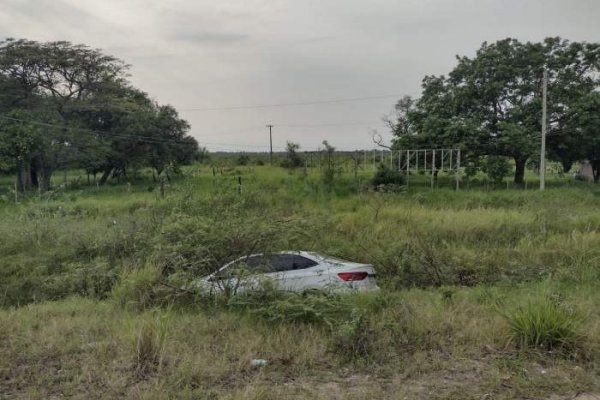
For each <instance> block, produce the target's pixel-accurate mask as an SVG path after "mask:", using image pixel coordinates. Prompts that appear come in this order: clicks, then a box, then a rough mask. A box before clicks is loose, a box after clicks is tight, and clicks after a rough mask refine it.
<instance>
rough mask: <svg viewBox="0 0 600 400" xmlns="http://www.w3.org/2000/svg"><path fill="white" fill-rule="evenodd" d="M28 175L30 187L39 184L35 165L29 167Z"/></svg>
mask: <svg viewBox="0 0 600 400" xmlns="http://www.w3.org/2000/svg"><path fill="white" fill-rule="evenodd" d="M29 176H30V181H31V187H32V188H38V187H39V186H40V182H39V179H38V173H37V170H36V169H35V166H33V165H32V166H31V169H30V171H29Z"/></svg>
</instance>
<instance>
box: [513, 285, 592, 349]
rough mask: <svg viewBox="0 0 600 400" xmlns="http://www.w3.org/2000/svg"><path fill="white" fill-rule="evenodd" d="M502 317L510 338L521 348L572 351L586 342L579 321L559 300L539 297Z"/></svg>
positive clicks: (573, 312)
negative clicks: (583, 340) (506, 324)
mask: <svg viewBox="0 0 600 400" xmlns="http://www.w3.org/2000/svg"><path fill="white" fill-rule="evenodd" d="M502 315H503V316H504V318H505V319H506V321H507V322H508V326H509V330H510V333H509V339H510V340H511V341H513V342H516V344H517V345H518V346H519V347H520V348H524V349H542V350H548V351H552V350H567V351H569V350H573V349H575V348H577V347H580V344H581V341H582V339H583V337H582V335H581V334H580V332H579V328H580V325H581V320H580V318H579V317H578V316H577V315H576V313H575V311H573V310H570V309H568V308H567V307H566V306H565V305H564V304H562V303H561V301H560V299H558V298H556V297H554V298H553V297H550V296H540V297H538V298H535V299H531V300H529V302H528V303H527V305H526V306H524V307H522V306H521V307H517V308H516V309H513V310H510V311H504V312H502Z"/></svg>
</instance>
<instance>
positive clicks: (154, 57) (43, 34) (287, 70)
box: [0, 0, 600, 151]
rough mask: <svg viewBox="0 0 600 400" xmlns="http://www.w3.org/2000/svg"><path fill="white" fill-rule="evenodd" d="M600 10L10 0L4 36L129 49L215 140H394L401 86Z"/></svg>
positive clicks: (131, 60)
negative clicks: (391, 116) (390, 122)
mask: <svg viewBox="0 0 600 400" xmlns="http://www.w3.org/2000/svg"><path fill="white" fill-rule="evenodd" d="M599 17H600V0H395V1H394V0H369V1H367V0H237V1H229V0H210V1H208V0H169V1H166V0H0V37H13V38H27V39H31V40H39V41H49V40H69V41H72V42H75V43H85V44H87V45H90V46H92V47H97V48H100V49H102V50H104V51H105V52H106V53H109V54H112V55H115V56H117V57H119V58H121V59H123V60H124V61H125V62H127V63H128V64H131V69H130V73H131V78H130V79H131V81H132V82H133V84H134V85H136V86H137V87H139V88H140V89H142V90H144V91H146V92H148V93H149V94H150V95H151V96H152V97H153V98H155V99H156V100H157V101H158V102H159V103H163V104H165V103H168V104H172V105H173V106H175V107H176V108H177V109H178V110H179V111H180V114H181V115H182V116H183V117H184V118H185V119H187V120H188V121H189V122H190V123H191V125H192V129H191V134H192V135H193V136H194V137H196V138H197V139H198V141H199V142H200V143H201V144H202V145H205V146H206V147H208V148H209V149H211V150H246V151H260V150H267V149H268V130H267V128H266V127H265V124H267V123H272V124H274V125H275V127H274V128H273V139H274V146H276V147H277V148H279V147H282V146H285V143H286V141H287V140H291V141H294V142H298V143H300V144H301V146H302V149H304V150H312V149H316V148H317V147H318V146H319V145H320V143H321V142H322V141H323V140H324V139H327V140H328V141H329V142H330V143H331V144H333V145H334V146H336V147H337V148H340V149H356V148H372V147H373V145H372V142H371V138H370V135H369V132H370V131H371V130H373V129H376V130H378V132H380V133H381V134H382V135H383V136H384V138H386V139H388V140H389V138H390V134H389V131H388V129H386V127H385V126H384V125H383V123H382V122H381V120H382V117H383V116H384V115H386V114H388V113H390V112H391V111H392V109H393V105H394V103H395V101H396V99H397V98H399V97H401V96H402V95H405V94H409V95H413V96H414V95H418V93H419V89H420V82H421V79H422V78H423V76H425V75H428V74H436V75H439V74H447V73H448V71H450V70H451V68H452V67H453V66H454V64H455V55H456V54H460V55H469V56H470V55H473V54H474V52H475V50H476V49H477V48H478V47H479V45H480V44H481V42H483V41H488V42H492V41H496V40H498V39H503V38H506V37H515V38H518V39H519V40H523V41H527V40H530V41H539V40H542V39H543V38H544V37H546V36H557V35H558V36H561V37H563V38H567V39H569V40H573V41H598V40H600V23H599ZM383 96H388V97H383ZM365 97H368V98H370V99H368V100H363V101H347V102H335V103H333V102H332V103H325V104H313V105H301V106H300V105H297V106H286V107H265V108H243V109H236V110H232V109H229V110H206V109H207V108H208V109H211V108H227V107H237V106H255V105H272V104H289V103H307V102H308V103H311V102H318V101H327V100H336V99H356V98H365ZM193 108H196V109H203V110H189V109H193ZM341 124H346V125H341Z"/></svg>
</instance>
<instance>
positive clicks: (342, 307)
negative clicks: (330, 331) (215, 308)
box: [228, 287, 350, 328]
mask: <svg viewBox="0 0 600 400" xmlns="http://www.w3.org/2000/svg"><path fill="white" fill-rule="evenodd" d="M228 307H229V308H230V309H233V310H237V311H244V312H247V313H249V314H250V315H252V316H254V317H256V318H258V319H259V320H261V321H265V322H268V323H274V324H281V323H292V324H294V323H302V324H312V325H321V326H326V327H329V328H331V327H333V326H334V325H336V324H337V323H338V322H339V321H340V320H343V319H345V318H347V317H348V316H349V315H350V310H349V308H348V307H347V305H346V304H345V303H343V302H342V301H341V300H340V298H339V297H337V296H333V295H328V294H326V293H320V292H315V293H310V294H306V295H300V294H283V293H282V292H280V291H277V290H275V289H274V288H271V287H264V288H263V289H262V290H258V291H255V292H252V293H248V294H244V295H239V296H234V297H232V298H231V299H230V300H229V302H228Z"/></svg>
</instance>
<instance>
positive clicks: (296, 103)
mask: <svg viewBox="0 0 600 400" xmlns="http://www.w3.org/2000/svg"><path fill="white" fill-rule="evenodd" d="M398 97H400V96H399V95H396V94H389V95H380V96H365V97H350V98H342V99H330V100H314V101H302V102H293V103H276V104H255V105H241V106H228V107H206V108H202V107H194V108H180V109H179V111H226V110H248V109H256V108H276V107H297V106H310V105H318V104H334V103H351V102H356V101H368V100H380V99H389V98H398Z"/></svg>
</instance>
